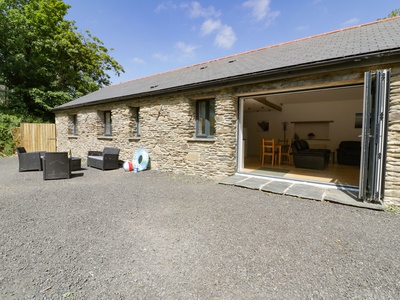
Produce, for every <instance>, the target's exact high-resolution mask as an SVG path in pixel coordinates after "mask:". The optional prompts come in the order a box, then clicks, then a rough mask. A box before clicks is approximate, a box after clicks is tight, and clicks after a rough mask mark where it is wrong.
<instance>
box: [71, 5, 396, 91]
mask: <svg viewBox="0 0 400 300" xmlns="http://www.w3.org/2000/svg"><path fill="white" fill-rule="evenodd" d="M64 2H65V3H67V4H69V5H70V6H71V8H70V9H69V10H68V14H67V16H66V19H67V20H71V21H75V22H76V26H77V27H78V31H79V32H81V33H84V32H85V30H89V31H90V33H91V34H92V35H94V36H96V37H98V38H99V39H100V40H101V41H103V42H104V45H105V47H107V48H108V49H111V48H113V50H112V51H111V52H110V55H111V56H112V57H113V58H114V59H115V60H116V61H118V63H119V64H121V65H122V66H123V68H124V69H125V73H122V74H121V75H120V76H119V77H118V76H116V75H115V74H114V73H113V72H111V73H109V74H110V76H111V81H112V83H113V84H117V83H120V82H125V81H129V80H133V79H136V78H140V77H145V76H149V75H153V74H157V73H161V72H165V71H170V70H173V69H177V68H181V67H185V66H190V65H194V64H198V63H201V62H205V61H209V60H214V59H218V58H222V57H225V56H229V55H233V54H238V53H242V52H246V51H251V50H255V49H258V48H262V47H266V46H270V45H275V44H279V43H283V42H288V41H292V40H296V39H300V38H304V37H309V36H313V35H317V34H321V33H325V32H330V31H334V30H338V29H341V28H346V27H350V26H356V25H360V24H364V23H369V22H374V21H376V20H377V19H379V18H384V17H387V15H388V14H389V13H390V12H391V11H392V10H394V9H397V8H400V0H380V1H376V0H218V1H217V0H214V1H207V0H197V1H190V0H177V1H175V0H165V1H164V0H112V1H110V0H64Z"/></svg>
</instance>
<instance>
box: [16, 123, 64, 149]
mask: <svg viewBox="0 0 400 300" xmlns="http://www.w3.org/2000/svg"><path fill="white" fill-rule="evenodd" d="M19 131H20V132H19V135H20V141H19V143H20V145H21V146H23V147H25V149H26V151H28V152H31V151H48V152H55V151H57V149H56V148H57V146H56V124H39V123H21V124H20V128H19Z"/></svg>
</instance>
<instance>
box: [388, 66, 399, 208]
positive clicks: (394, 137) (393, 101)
mask: <svg viewBox="0 0 400 300" xmlns="http://www.w3.org/2000/svg"><path fill="white" fill-rule="evenodd" d="M385 202H387V203H389V204H395V205H400V75H399V74H393V75H392V79H391V84H390V104H389V129H388V145H387V162H386V182H385Z"/></svg>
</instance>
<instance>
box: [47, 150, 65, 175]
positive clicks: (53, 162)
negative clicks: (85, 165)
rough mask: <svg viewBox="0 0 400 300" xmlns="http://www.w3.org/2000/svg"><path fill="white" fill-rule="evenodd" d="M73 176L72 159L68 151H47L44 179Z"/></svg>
mask: <svg viewBox="0 0 400 300" xmlns="http://www.w3.org/2000/svg"><path fill="white" fill-rule="evenodd" d="M68 178H71V160H70V158H69V157H68V152H46V153H45V155H44V157H43V179H44V180H48V179H68Z"/></svg>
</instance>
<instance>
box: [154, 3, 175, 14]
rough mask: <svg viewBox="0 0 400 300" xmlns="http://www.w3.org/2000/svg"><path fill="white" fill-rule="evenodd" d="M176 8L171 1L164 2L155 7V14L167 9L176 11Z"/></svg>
mask: <svg viewBox="0 0 400 300" xmlns="http://www.w3.org/2000/svg"><path fill="white" fill-rule="evenodd" d="M176 8H177V6H176V5H175V4H174V3H173V2H172V1H165V2H163V3H161V4H159V5H158V6H157V7H156V12H161V11H163V10H168V9H176Z"/></svg>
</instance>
